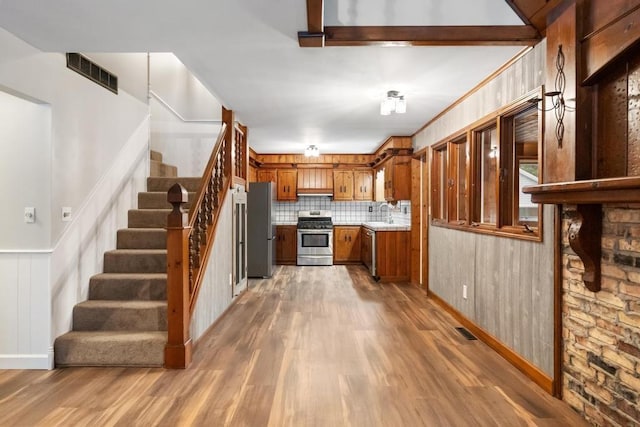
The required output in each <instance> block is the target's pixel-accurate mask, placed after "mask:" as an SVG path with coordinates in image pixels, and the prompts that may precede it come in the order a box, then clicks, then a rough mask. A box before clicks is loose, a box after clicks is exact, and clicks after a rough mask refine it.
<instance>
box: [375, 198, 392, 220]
mask: <svg viewBox="0 0 640 427" xmlns="http://www.w3.org/2000/svg"><path fill="white" fill-rule="evenodd" d="M384 207H386V208H387V221H386V222H387V223H388V224H393V217H392V216H391V206H390V205H389V203H382V204H380V206H378V212H382V208H384Z"/></svg>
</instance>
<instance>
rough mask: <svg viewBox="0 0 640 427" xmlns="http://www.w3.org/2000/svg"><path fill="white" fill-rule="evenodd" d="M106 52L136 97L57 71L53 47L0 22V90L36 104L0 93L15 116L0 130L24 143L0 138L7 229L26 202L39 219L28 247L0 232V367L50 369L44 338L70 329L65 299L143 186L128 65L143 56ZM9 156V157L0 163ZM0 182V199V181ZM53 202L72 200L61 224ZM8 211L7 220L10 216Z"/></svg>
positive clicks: (143, 124) (144, 152)
mask: <svg viewBox="0 0 640 427" xmlns="http://www.w3.org/2000/svg"><path fill="white" fill-rule="evenodd" d="M108 57H109V58H110V59H111V64H112V65H113V64H119V65H117V66H116V67H115V68H117V69H118V72H119V73H120V74H119V75H118V77H119V80H120V81H121V82H122V81H124V82H125V83H126V84H124V85H123V86H121V87H130V88H131V90H132V91H133V92H135V93H136V94H137V96H132V95H131V94H129V93H127V91H126V90H124V89H123V90H120V91H119V94H118V95H115V94H113V93H111V92H109V91H107V90H106V89H104V88H102V87H101V86H98V85H96V84H95V83H93V82H91V81H90V80H88V79H86V78H84V77H82V76H80V75H79V74H77V73H76V72H74V71H71V70H69V69H67V67H66V59H65V56H64V55H63V54H60V53H44V52H40V51H39V50H37V49H35V48H33V47H32V46H29V45H28V44H26V43H24V42H23V41H21V40H20V39H18V38H16V37H14V36H13V35H12V34H10V33H8V32H7V31H5V30H3V29H0V89H2V90H4V91H5V92H7V93H10V94H20V96H21V97H23V98H25V99H27V100H37V102H38V103H43V104H46V105H43V106H34V105H31V104H25V103H24V102H26V101H24V100H20V101H17V100H15V99H14V98H10V97H9V95H6V94H2V95H1V96H2V98H1V99H0V105H4V107H0V108H5V109H6V108H7V105H9V103H13V104H15V105H13V106H15V107H16V109H15V110H13V113H14V114H18V113H21V114H20V117H21V118H15V119H16V120H15V122H14V123H15V124H13V125H12V126H13V127H9V126H5V125H4V124H3V126H2V130H0V132H2V136H3V137H4V136H11V138H9V139H11V141H13V143H14V144H16V143H24V144H25V146H24V147H21V148H20V149H18V148H17V147H15V146H10V147H9V146H7V147H5V145H4V140H3V141H2V144H3V145H2V147H3V148H2V150H3V151H2V154H3V156H2V157H3V158H2V159H0V162H5V163H0V167H2V172H0V174H1V177H2V181H3V183H2V184H0V185H6V184H5V183H4V181H5V180H6V181H7V182H9V183H11V184H13V185H17V186H19V187H20V190H19V191H20V193H21V194H20V195H19V196H17V197H22V198H20V199H19V201H18V202H17V203H19V204H20V206H19V207H18V208H17V209H19V210H20V212H19V221H18V223H14V224H10V226H11V227H13V226H14V225H15V227H23V223H20V221H22V218H23V214H22V209H23V208H24V206H25V205H26V204H27V202H28V205H29V206H36V207H37V208H38V209H37V211H36V216H37V221H42V223H40V222H36V227H34V228H31V229H29V228H27V233H26V234H25V236H26V237H25V242H24V243H23V245H24V247H26V248H28V249H24V247H22V246H20V247H17V248H16V247H15V245H16V244H18V245H19V242H18V243H16V242H15V241H16V240H17V237H16V236H15V235H14V234H12V233H13V231H12V230H10V229H9V227H8V226H7V224H6V222H3V228H2V230H1V232H0V235H1V236H3V240H2V241H0V249H2V248H4V247H6V245H8V244H9V243H14V245H13V247H12V248H11V250H10V251H9V250H6V249H5V251H4V253H0V292H1V294H2V295H3V298H2V299H0V311H1V312H2V314H0V316H1V317H0V323H2V326H0V328H2V329H0V332H1V333H0V369H3V368H50V367H52V363H53V354H52V344H53V341H54V339H55V338H56V337H57V336H58V335H60V334H62V333H64V332H66V331H68V330H69V329H70V326H71V321H70V319H71V312H72V308H73V305H74V304H75V303H76V302H78V301H81V300H83V299H86V295H87V289H88V284H89V282H88V279H89V277H90V276H91V275H93V274H96V273H99V272H101V271H102V261H103V253H104V251H105V250H108V249H112V248H114V247H115V237H116V234H115V232H116V230H117V229H118V228H122V227H125V226H126V215H127V210H128V209H130V208H131V207H133V206H135V203H136V195H137V192H138V191H140V190H143V189H144V186H145V177H146V175H147V171H148V160H147V159H148V140H149V107H148V104H146V103H145V100H146V98H143V99H142V100H141V99H140V94H142V93H145V91H146V87H147V84H146V80H145V79H144V78H142V77H141V76H144V75H146V65H145V70H142V72H140V71H139V70H137V69H136V67H137V66H138V65H136V64H140V63H142V64H146V61H140V58H145V57H146V55H143V56H140V55H137V56H135V57H134V56H127V55H125V57H122V58H117V55H116V54H109V55H108ZM127 57H128V58H129V59H131V61H132V62H131V63H130V64H129V65H126V62H127ZM105 58H106V56H105ZM106 68H108V67H106ZM133 69H136V72H135V73H132V74H131V76H129V75H128V72H127V70H129V71H131V70H133ZM129 77H131V78H129ZM135 82H137V83H135ZM42 109H44V110H45V112H42V111H41V110H42ZM22 113H24V115H22ZM1 115H2V116H5V114H1ZM7 115H8V114H7ZM13 119H14V118H13V117H12V120H13ZM32 120H33V121H34V124H32V125H31V126H29V127H28V128H26V129H25V127H26V126H27V124H26V123H24V122H29V121H32ZM16 126H18V127H17V128H16ZM31 127H35V129H31ZM16 134H20V138H22V139H16ZM47 135H49V137H48V139H47ZM7 142H10V141H7ZM4 154H6V155H7V157H9V158H10V159H5V158H4ZM11 156H13V157H11ZM9 160H11V161H14V162H15V163H14V164H12V165H10V166H9V165H8V163H6V162H8V161H9ZM25 175H27V176H26V177H25ZM0 189H1V190H2V191H1V192H2V193H3V196H4V193H5V192H6V191H7V188H6V187H0ZM14 199H15V196H14ZM17 203H16V202H15V200H12V202H11V204H17ZM40 206H42V208H40ZM62 206H70V207H72V209H73V218H72V221H71V222H62V221H61V208H62ZM6 212H7V211H4V210H0V215H3V216H6V215H7V213H6ZM8 212H9V216H10V217H11V221H14V218H13V217H14V216H15V215H16V213H13V212H12V211H8ZM47 224H49V226H48V227H47ZM34 230H37V231H34ZM18 231H19V230H18ZM30 233H32V234H33V236H32V235H31V234H30ZM6 236H8V237H6ZM9 238H10V239H11V242H9ZM4 239H7V240H4ZM0 252H2V251H0Z"/></svg>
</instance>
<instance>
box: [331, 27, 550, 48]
mask: <svg viewBox="0 0 640 427" xmlns="http://www.w3.org/2000/svg"><path fill="white" fill-rule="evenodd" d="M324 33H325V46H370V45H404V46H487V45H489V46H533V45H535V44H536V43H538V42H539V41H540V34H539V33H538V31H537V30H536V29H535V28H534V27H532V26H530V25H500V26H488V25H486V26H357V27H355V26H327V27H325V32H324Z"/></svg>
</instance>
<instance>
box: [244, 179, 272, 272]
mask: <svg viewBox="0 0 640 427" xmlns="http://www.w3.org/2000/svg"><path fill="white" fill-rule="evenodd" d="M275 190H276V189H275V186H274V185H273V183H271V182H252V183H250V184H249V192H248V194H247V222H248V224H247V251H248V255H247V268H248V276H249V277H271V275H272V274H273V269H274V267H275V261H276V227H275V225H273V219H274V212H273V209H274V203H273V201H274V200H275Z"/></svg>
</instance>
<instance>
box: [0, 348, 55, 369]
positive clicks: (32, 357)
mask: <svg viewBox="0 0 640 427" xmlns="http://www.w3.org/2000/svg"><path fill="white" fill-rule="evenodd" d="M0 369H46V370H50V369H53V350H51V351H50V353H49V354H0Z"/></svg>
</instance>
